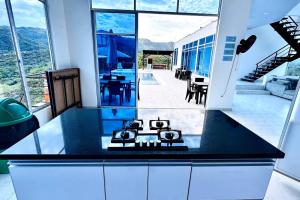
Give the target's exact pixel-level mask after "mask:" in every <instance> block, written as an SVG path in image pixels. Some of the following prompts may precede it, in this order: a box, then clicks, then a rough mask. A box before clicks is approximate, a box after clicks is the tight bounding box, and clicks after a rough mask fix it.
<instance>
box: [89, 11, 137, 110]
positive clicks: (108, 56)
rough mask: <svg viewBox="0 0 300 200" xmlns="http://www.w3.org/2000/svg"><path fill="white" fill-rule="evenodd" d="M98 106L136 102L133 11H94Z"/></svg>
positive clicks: (130, 104) (134, 20)
mask: <svg viewBox="0 0 300 200" xmlns="http://www.w3.org/2000/svg"><path fill="white" fill-rule="evenodd" d="M95 27H96V28H95V31H96V50H97V64H98V71H99V83H98V84H99V85H100V95H99V96H100V99H101V100H100V101H101V102H100V104H101V106H126V107H128V106H129V107H135V106H136V14H131V13H109V12H96V13H95Z"/></svg>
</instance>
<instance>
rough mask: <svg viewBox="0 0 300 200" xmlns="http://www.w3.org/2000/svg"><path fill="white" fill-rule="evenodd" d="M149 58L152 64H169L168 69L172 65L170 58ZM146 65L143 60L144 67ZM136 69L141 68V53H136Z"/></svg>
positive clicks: (156, 56)
mask: <svg viewBox="0 0 300 200" xmlns="http://www.w3.org/2000/svg"><path fill="white" fill-rule="evenodd" d="M150 58H152V62H153V64H164V65H168V64H169V67H170V66H171V64H172V59H171V57H170V56H162V55H152V56H150ZM146 63H147V60H146V59H145V62H144V64H145V65H146ZM138 67H139V69H142V68H143V53H138ZM145 67H146V66H145Z"/></svg>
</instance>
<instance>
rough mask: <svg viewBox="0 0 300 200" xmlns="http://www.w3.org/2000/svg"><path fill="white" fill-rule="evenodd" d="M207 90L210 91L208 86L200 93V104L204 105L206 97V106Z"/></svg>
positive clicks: (202, 88)
mask: <svg viewBox="0 0 300 200" xmlns="http://www.w3.org/2000/svg"><path fill="white" fill-rule="evenodd" d="M207 89H208V87H207V86H203V87H201V89H200V90H199V93H200V104H201V103H202V98H203V97H204V105H206V98H207ZM197 104H198V100H197Z"/></svg>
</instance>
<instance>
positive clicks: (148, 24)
mask: <svg viewBox="0 0 300 200" xmlns="http://www.w3.org/2000/svg"><path fill="white" fill-rule="evenodd" d="M216 19H217V17H203V16H186V15H158V14H139V38H147V39H149V40H152V41H154V42H170V41H171V42H176V41H178V40H180V39H181V38H183V37H184V36H186V35H188V34H190V33H193V32H195V31H196V30H198V29H199V28H200V27H204V26H206V25H207V24H209V23H211V22H212V21H214V20H216Z"/></svg>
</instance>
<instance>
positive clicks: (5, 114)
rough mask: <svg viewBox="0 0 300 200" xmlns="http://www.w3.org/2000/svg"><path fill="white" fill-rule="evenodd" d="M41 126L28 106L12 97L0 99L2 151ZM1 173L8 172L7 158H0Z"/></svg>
mask: <svg viewBox="0 0 300 200" xmlns="http://www.w3.org/2000/svg"><path fill="white" fill-rule="evenodd" d="M38 128H39V122H38V120H37V118H36V117H35V116H34V115H33V114H32V113H31V112H30V111H29V110H28V108H27V107H26V106H25V105H24V104H22V103H20V102H18V101H16V100H14V99H11V98H3V99H0V153H1V152H3V151H5V150H6V149H8V148H9V147H11V146H12V145H14V144H15V143H17V142H18V141H20V140H21V139H23V138H24V137H26V136H27V135H29V134H30V133H32V132H33V131H35V130H36V129H38ZM0 173H8V168H7V160H0Z"/></svg>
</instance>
